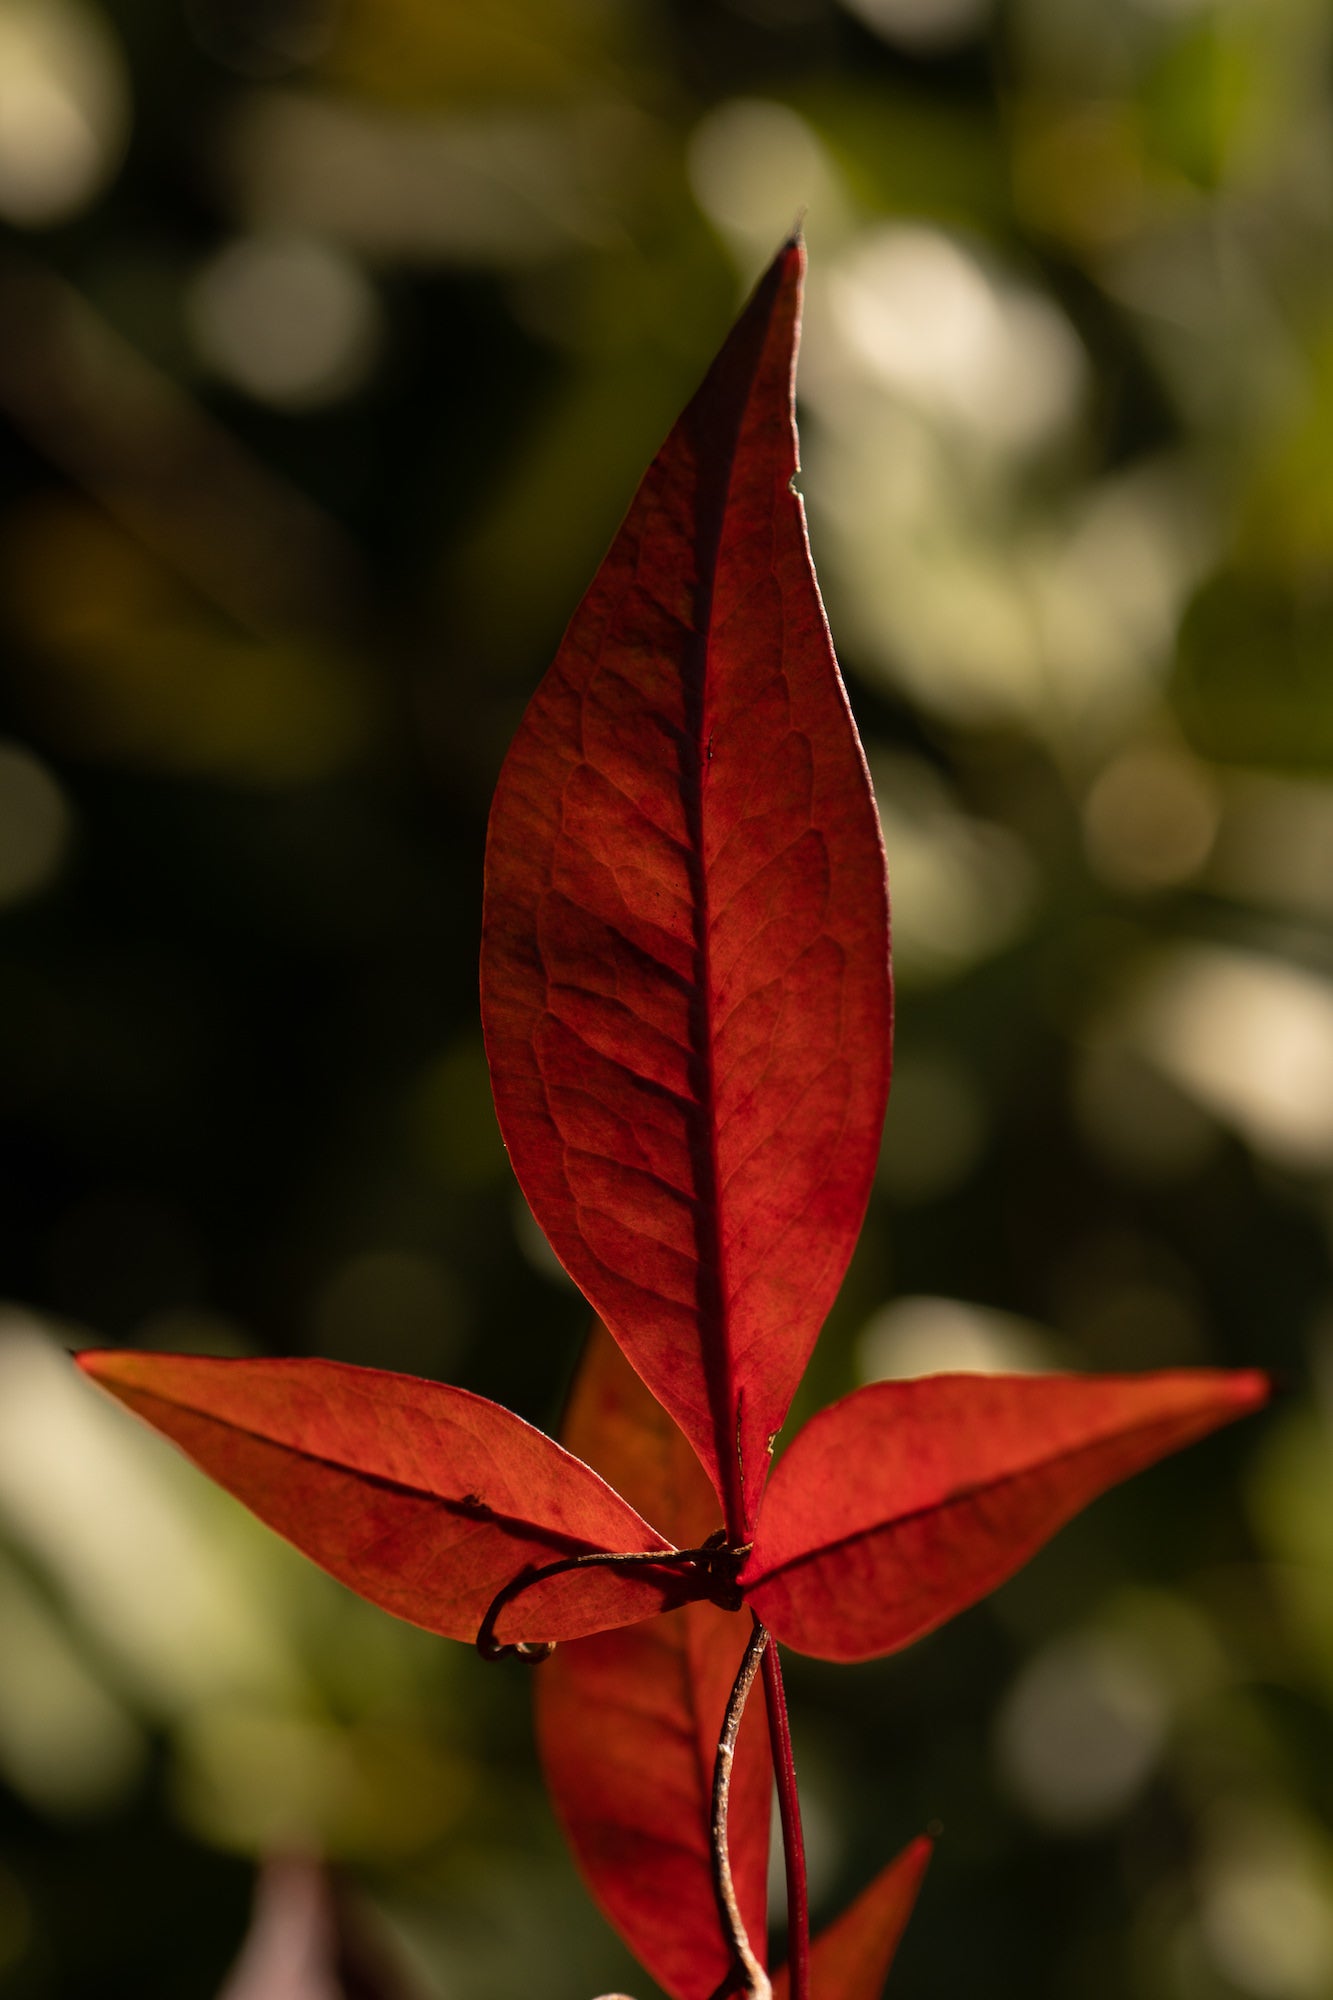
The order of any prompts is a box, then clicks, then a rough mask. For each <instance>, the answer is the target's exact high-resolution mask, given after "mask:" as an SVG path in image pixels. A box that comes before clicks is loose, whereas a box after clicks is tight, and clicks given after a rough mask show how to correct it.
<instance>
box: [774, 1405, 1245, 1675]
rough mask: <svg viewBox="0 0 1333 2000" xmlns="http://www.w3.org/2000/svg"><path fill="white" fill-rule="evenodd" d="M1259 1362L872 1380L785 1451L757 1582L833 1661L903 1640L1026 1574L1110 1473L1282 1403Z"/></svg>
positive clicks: (793, 1639)
mask: <svg viewBox="0 0 1333 2000" xmlns="http://www.w3.org/2000/svg"><path fill="white" fill-rule="evenodd" d="M1268 1395H1269V1382H1268V1377H1267V1376H1266V1375H1263V1374H1261V1373H1259V1372H1258V1371H1257V1370H1252V1369H1251V1370H1241V1371H1237V1372H1235V1373H1224V1372H1221V1371H1218V1370H1213V1369H1202V1368H1201V1369H1178V1370H1170V1371H1164V1372H1162V1373H1159V1374H1149V1375H1138V1376H1134V1375H1101V1376H1098V1375H1088V1376H1078V1375H1012V1376H1004V1375H933V1376H927V1377H924V1378H922V1379H919V1380H915V1381H906V1382H873V1383H871V1384H869V1385H868V1386H867V1387H866V1388H863V1389H858V1390H856V1391H854V1393H853V1394H852V1395H850V1396H846V1397H844V1398H843V1400H842V1401H841V1402H839V1403H834V1404H833V1405H832V1406H831V1407H830V1408H829V1409H827V1410H823V1411H821V1412H820V1414H819V1415H818V1416H816V1417H814V1418H812V1419H811V1421H810V1423H808V1424H807V1425H806V1427H805V1429H804V1430H803V1431H801V1432H800V1433H799V1434H798V1435H797V1437H796V1438H795V1439H794V1441H793V1443H792V1445H791V1446H790V1448H789V1450H788V1451H787V1452H786V1453H785V1454H784V1455H783V1457H782V1458H781V1459H780V1460H779V1462H778V1465H777V1468H776V1470H775V1472H774V1474H773V1478H772V1481H771V1482H770V1485H769V1490H768V1495H767V1498H766V1501H765V1505H764V1512H763V1516H762V1518H761V1522H760V1528H759V1534H758V1537H757V1540H756V1543H755V1548H754V1551H753V1554H752V1555H751V1557H750V1560H749V1562H748V1563H747V1565H746V1568H745V1570H744V1572H743V1573H742V1577H741V1583H742V1587H743V1588H744V1589H745V1591H746V1594H747V1597H748V1599H749V1601H750V1602H751V1604H752V1605H753V1607H754V1610H755V1612H756V1614H757V1615H758V1616H759V1617H760V1618H762V1619H763V1621H764V1623H765V1624H766V1625H768V1626H769V1627H770V1628H771V1630H772V1631H773V1632H774V1633H775V1634H776V1636H777V1637H778V1638H779V1639H782V1640H784V1641H785V1642H786V1643H787V1644H788V1645H790V1646H794V1647H795V1648H796V1650H797V1651H798V1652H805V1653H813V1654H814V1655H816V1656H817V1657H818V1658H820V1659H830V1660H863V1659H871V1658H874V1657H876V1656H877V1655H879V1654H882V1653H890V1652H894V1651H896V1650H897V1649H898V1648H899V1647H900V1646H905V1645H908V1644H909V1643H910V1642H911V1641H912V1640H913V1639H917V1638H920V1637H921V1636H922V1635H923V1634H924V1633H926V1632H929V1631H931V1630H933V1628H934V1627H935V1626H936V1625H939V1624H942V1623H943V1622H944V1620H945V1619H946V1618H951V1617H953V1616H954V1614H955V1613H956V1612H958V1611H961V1610H963V1609H964V1608H965V1607H966V1606H967V1605H969V1604H973V1603H975V1602H976V1601H977V1599H978V1598H980V1597H984V1596H985V1595H986V1593H987V1592H988V1591H990V1590H993V1589H994V1588H995V1586H996V1585H997V1584H999V1583H1002V1582H1003V1581H1004V1579H1005V1578H1006V1577H1008V1576H1010V1575H1012V1574H1013V1572H1014V1571H1015V1570H1016V1569H1018V1568H1019V1567H1020V1566H1021V1565H1022V1564H1023V1563H1025V1562H1026V1561H1027V1560H1028V1558H1029V1556H1031V1555H1033V1554H1034V1553H1035V1551H1036V1550H1037V1549H1038V1548H1040V1546H1041V1544H1042V1543H1043V1542H1044V1541H1046V1540H1048V1539H1049V1537H1050V1536H1051V1535H1052V1534H1053V1533H1054V1532H1055V1530H1056V1529H1057V1528H1059V1527H1061V1526H1062V1525H1063V1524H1064V1522H1066V1521H1067V1520H1069V1519H1070V1518H1071V1516H1072V1515H1074V1514H1076V1513H1078V1512H1079V1510H1080V1509H1081V1508H1083V1507H1085V1506H1086V1505H1087V1504H1088V1502H1089V1501H1090V1500H1092V1499H1094V1498H1095V1497H1096V1496H1097V1495H1098V1494H1099V1493H1101V1492H1104V1491H1105V1489H1106V1488H1107V1487H1108V1486H1113V1485H1114V1484H1115V1483H1116V1482H1117V1481H1118V1480H1121V1479H1125V1478H1127V1477H1128V1476H1129V1475H1130V1474H1131V1473H1133V1472H1138V1471H1140V1470H1141V1469H1142V1468H1143V1467H1145V1466H1148V1465H1151V1464H1153V1463H1154V1462H1155V1461H1156V1460H1157V1459H1159V1458H1164V1457H1166V1456H1167V1455H1168V1454H1169V1453H1170V1452H1173V1451H1178V1450H1179V1449H1180V1448H1181V1447H1182V1446H1184V1445H1187V1444H1190V1443H1192V1442H1193V1441H1194V1440H1195V1439H1196V1438H1201V1437H1203V1436H1205V1435H1206V1433H1207V1432H1209V1431H1211V1430H1215V1429H1217V1428H1218V1426H1219V1425H1221V1424H1226V1423H1231V1422H1232V1421H1233V1420H1234V1419H1235V1418H1237V1417H1240V1416H1244V1415H1246V1414H1247V1413H1248V1412H1249V1411H1251V1410H1255V1409H1258V1408H1259V1407H1260V1405H1262V1404H1263V1403H1265V1402H1266V1401H1267V1400H1268Z"/></svg>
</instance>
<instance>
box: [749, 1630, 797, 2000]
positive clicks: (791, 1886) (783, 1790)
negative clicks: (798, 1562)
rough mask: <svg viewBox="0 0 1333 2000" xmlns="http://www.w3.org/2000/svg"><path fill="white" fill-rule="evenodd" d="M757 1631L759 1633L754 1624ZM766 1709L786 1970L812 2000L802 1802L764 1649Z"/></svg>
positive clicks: (776, 1683)
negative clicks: (783, 1878)
mask: <svg viewBox="0 0 1333 2000" xmlns="http://www.w3.org/2000/svg"><path fill="white" fill-rule="evenodd" d="M755 1624H756V1629H757V1630H759V1631H763V1627H762V1626H761V1625H759V1623H758V1620H757V1619H756V1621H755ZM763 1667H764V1707H765V1709H766V1711H767V1714H768V1740H769V1743H770V1745H771V1746H772V1751H773V1772H774V1776H775V1777H776V1779H777V1784H778V1814H779V1816H780V1818H781V1821H782V1857H783V1861H784V1862H785V1864H786V1873H787V1970H788V1975H789V1977H790V1980H791V1986H790V1989H789V1991H790V2000H810V1898H809V1892H808V1889H807V1886H806V1875H805V1838H804V1835H803V1834H802V1832H801V1801H800V1797H799V1795H798V1793H797V1790H796V1764H795V1761H794V1760H793V1757H792V1754H791V1727H790V1725H789V1723H788V1721H787V1695H786V1690H785V1689H784V1688H783V1685H782V1665H781V1662H780V1661H779V1659H778V1649H777V1647H776V1646H775V1645H770V1646H768V1647H766V1648H765V1650H764V1654H763Z"/></svg>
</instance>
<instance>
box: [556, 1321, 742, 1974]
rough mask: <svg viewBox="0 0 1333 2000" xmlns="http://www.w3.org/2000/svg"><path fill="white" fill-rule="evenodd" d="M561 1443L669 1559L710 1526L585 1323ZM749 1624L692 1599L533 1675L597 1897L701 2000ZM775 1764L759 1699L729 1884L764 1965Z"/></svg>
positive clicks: (700, 1487) (714, 1936)
mask: <svg viewBox="0 0 1333 2000" xmlns="http://www.w3.org/2000/svg"><path fill="white" fill-rule="evenodd" d="M564 1437H565V1440H566V1442H567V1443H568V1444H569V1445H570V1447H571V1448H572V1449H574V1450H576V1451H577V1452H578V1453H579V1456H580V1457H581V1458H587V1459H588V1460H590V1461H591V1462H593V1463H595V1464H596V1465H597V1467H598V1469H599V1470H600V1471H602V1472H604V1473H605V1474H606V1476H607V1477H608V1478H609V1479H613V1480H614V1481H615V1482H616V1483H617V1485H619V1484H620V1483H621V1482H622V1481H623V1483H624V1486H625V1488H626V1489H627V1490H628V1492H629V1493H630V1494H631V1495H632V1497H633V1499H634V1500H635V1502H636V1504H637V1505H638V1506H639V1507H641V1508H643V1509H644V1510H645V1511H648V1512H651V1514H652V1515H653V1517H654V1519H656V1520H658V1521H660V1522H661V1523H662V1524H663V1526H664V1527H665V1528H666V1530H667V1532H668V1533H669V1534H671V1535H672V1536H673V1537H674V1538H675V1540H676V1541H677V1543H678V1545H679V1546H681V1547H689V1546H695V1547H697V1546H698V1544H699V1543H700V1542H701V1541H703V1540H704V1539H705V1537H706V1536H707V1535H709V1534H710V1533H711V1532H712V1530H713V1529H714V1528H716V1527H717V1526H718V1525H719V1521H718V1507H717V1501H716V1498H715V1497H714V1495H713V1492H712V1490H711V1488H710V1486H709V1484H708V1481H707V1479H706V1478H705V1477H704V1475H703V1472H702V1471H701V1470H700V1467H699V1461H698V1460H697V1459H696V1457H695V1456H694V1453H693V1452H692V1451H691V1449H690V1447H689V1445H688V1444H687V1443H686V1441H685V1439H684V1438H683V1437H682V1436H681V1434H680V1432H679V1431H678V1430H677V1428H676V1426H675V1424H674V1423H673V1422H672V1421H671V1419H670V1417H668V1416H667V1414H666V1412H665V1411H664V1410H663V1409H662V1408H661V1406H660V1405H659V1404H658V1403H656V1402H654V1400H653V1398H652V1397H651V1396H650V1395H649V1394H648V1391H647V1390H646V1389H645V1388H644V1386H643V1384H642V1382H641V1381H640V1380H639V1378H638V1376H637V1375H635V1373H634V1371H633V1370H632V1369H631V1368H630V1366H629V1364H628V1363H627V1362H626V1361H625V1359H624V1357H623V1355H622V1354H621V1353H620V1351H619V1349H618V1348H617V1347H616V1346H615V1344H614V1342H613V1341H612V1340H611V1339H610V1337H609V1336H608V1335H607V1333H606V1332H605V1330H604V1329H603V1328H601V1327H597V1328H595V1329H594V1331H593V1336H592V1339H591V1341H590V1343H589V1346H588V1351H587V1354H586V1356H585V1358H584V1362H583V1366H582V1368H581V1370H580V1372H579V1378H578V1382H577V1385H576V1388H575V1393H574V1396H573V1399H572V1401H571V1404H570V1408H569V1412H568V1416H567V1418H566V1422H565V1427H564ZM749 1634H750V1620H749V1617H748V1615H745V1614H741V1613H737V1612H728V1611H721V1610H719V1609H718V1607H717V1606H716V1605H715V1604H708V1603H697V1604H690V1605H687V1606H686V1607H685V1608H684V1609H682V1610H679V1611H673V1612H670V1613H668V1614H667V1616H666V1617H664V1618H657V1619H654V1620H653V1621H652V1622H651V1623H648V1624H641V1625H635V1626H633V1627H630V1628H627V1629H626V1630H624V1631H620V1632H606V1633H603V1634H600V1635H599V1636H598V1637H596V1638H593V1639H580V1640H577V1641H576V1642H575V1643H574V1644H573V1645H570V1646H561V1647H559V1648H558V1649H557V1651H556V1653H555V1655H554V1656H553V1658H551V1659H550V1660H548V1661H547V1662H546V1663H545V1665H544V1666H543V1667H542V1668H541V1669H540V1671H539V1672H538V1673H537V1675H536V1677H535V1679H536V1704H537V1742H538V1748H539V1750H540V1752H541V1758H542V1764H543V1767H544V1770H545V1774H546V1781H547V1785H548V1787H549V1789H550V1793H551V1797H552V1800H553V1801H554V1804H555V1808H556V1812H557V1813H558V1815H559V1817H560V1821H561V1824H562V1826H563V1827H564V1830H565V1833H566V1836H567V1837H568V1840H569V1843H570V1846H571V1848H572V1850H573V1852H574V1854H575V1856H576V1858H577V1860H578V1863H579V1866H580V1868H581V1869H582V1871H583V1875H584V1878H585V1880H586V1881H587V1883H588V1886H589V1888H590V1890H591V1891H592V1894H593V1896H594V1897H595V1898H596V1900H597V1902H598V1903H599V1905H600V1906H601V1908H602V1909H603V1910H604V1911H605V1913H606V1915H607V1917H608V1918H609V1920H610V1921H611V1923H613V1924H614V1925H615V1927H616V1929H617V1930H618V1931H619V1932H620V1934H621V1936H622V1937H623V1938H624V1939H625V1942H626V1943H627V1944H628V1945H629V1947H630V1949H631V1951H633V1952H634V1953H635V1954H636V1956H637V1957H638V1958H640V1959H641V1960H642V1961H643V1964H644V1965H645V1966H646V1967H647V1969H648V1971H649V1972H650V1973H651V1974H652V1976H653V1978H654V1979H656V1980H657V1981H658V1983H659V1985H661V1986H664V1987H665V1988H666V1990H667V1991H668V1992H669V1993H673V1994H676V1995H677V1996H679V2000H707V1996H708V1995H709V1994H711V1993H712V1992H714V1991H715V1989H716V1988H717V1986H718V1985H719V1984H720V1983H721V1980H722V1978H723V1976H724V1974H725V1972H726V1970H727V1965H728V1955H727V1948H726V1946H725V1944H724V1943H723V1940H722V1933H721V1928H720V1926H719V1923H718V1918H717V1910H716V1905H715V1903H714V1901H713V1885H712V1873H711V1864H710V1856H709V1842H708V1823H709V1801H710V1793H711V1788H712V1780H713V1759H714V1756H715V1753H716V1750H717V1739H718V1734H719V1731H720V1727H721V1722H722V1713H723V1710H724V1709H725V1707H726V1704H727V1697H728V1695H729V1694H730V1692H731V1688H732V1683H733V1682H734V1680H735V1678H736V1674H737V1671H738V1669H739V1667H740V1661H741V1655H742V1653H743V1652H744V1651H745V1645H746V1641H747V1639H748V1638H749ZM772 1783H773V1781H772V1767H771V1763H770V1759H769V1751H768V1735H767V1732H766V1730H765V1728H764V1724H763V1717H762V1714H761V1713H760V1712H759V1707H758V1703H757V1702H756V1704H755V1706H754V1708H753V1710H747V1713H746V1715H745V1718H744V1720H743V1722H742V1724H741V1731H740V1738H739V1741H738V1743H737V1748H736V1761H735V1765H734V1767H733V1773H732V1789H731V1811H730V1820H729V1836H730V1838H729V1846H730V1853H731V1864H732V1873H733V1876H734V1879H735V1882H736V1888H737V1894H738V1896H739V1898H740V1906H741V1911H742V1914H743V1916H744V1918H745V1924H746V1929H747V1931H748V1932H749V1935H750V1939H751V1942H752V1943H753V1944H754V1945H755V1947H756V1949H757V1950H758V1951H759V1953H760V1954H761V1955H762V1953H763V1946H764V1911H765V1902H766V1878H767V1871H768V1838H769V1813H770V1803H771V1794H772Z"/></svg>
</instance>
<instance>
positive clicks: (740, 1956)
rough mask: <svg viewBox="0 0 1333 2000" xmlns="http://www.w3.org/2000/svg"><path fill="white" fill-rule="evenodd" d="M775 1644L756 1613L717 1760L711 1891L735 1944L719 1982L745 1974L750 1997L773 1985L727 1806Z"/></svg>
mask: <svg viewBox="0 0 1333 2000" xmlns="http://www.w3.org/2000/svg"><path fill="white" fill-rule="evenodd" d="M771 1651H772V1648H771V1647H770V1646H769V1643H768V1633H767V1632H766V1631H765V1630H764V1628H763V1626H762V1625H761V1624H760V1623H759V1620H758V1619H757V1618H756V1619H755V1621H754V1630H753V1632H752V1633H751V1634H750V1643H749V1645H748V1646H747V1647H746V1648H745V1656H744V1658H743V1659H742V1661H741V1666H740V1672H739V1673H738V1674H737V1676H736V1684H735V1686H734V1687H733V1688H732V1690H731V1696H730V1699H729V1700H728V1702H727V1712H726V1714H725V1715H724V1716H723V1718H722V1733H721V1735H720V1736H719V1737H718V1743H717V1758H716V1760H715V1762H714V1764H713V1816H712V1829H711V1831H712V1850H713V1893H714V1895H715V1896H716V1898H717V1913H718V1916H719V1917H720V1918H721V1920H722V1930H723V1933H724V1935H725V1937H726V1940H727V1943H728V1944H729V1945H730V1946H731V1955H732V1958H733V1960H734V1961H735V1964H734V1972H733V1973H732V1974H729V1975H728V1977H727V1978H726V1980H724V1981H723V1984H722V1986H721V1987H720V1988H719V1992H721V1993H735V1992H736V1991H737V1990H738V1988H737V1984H736V1977H735V1975H736V1974H739V1975H740V1976H741V1978H742V1979H743V1980H744V1982H745V1983H744V1986H743V1988H741V1989H739V1990H741V1991H743V1992H744V1993H745V1994H746V1995H747V1996H748V2000H772V1996H773V1989H772V1987H771V1986H770V1984H769V1979H768V1974H767V1973H766V1972H765V1971H764V1968H763V1966H762V1965H761V1964H760V1963H759V1960H758V1959H757V1958H756V1957H755V1955H754V1951H753V1948H752V1947H751V1944H750V1939H749V1936H748V1934H747V1932H746V1929H745V1920H744V1918H743V1917H742V1915H741V1909H740V1904H739V1903H738V1902H737V1900H736V1884H735V1882H734V1880H733V1879H732V1873H731V1853H730V1850H729V1848H728V1845H727V1809H728V1806H729V1804H730V1801H731V1771H732V1766H733V1764H734V1762H735V1759H736V1737H737V1734H738V1733H739V1730H740V1726H741V1717H742V1715H743V1714H744V1713H745V1700H746V1696H747V1695H748V1694H749V1692H750V1689H751V1688H752V1687H753V1685H754V1677H755V1675H756V1673H757V1672H758V1671H759V1662H760V1660H761V1659H763V1658H764V1657H765V1654H766V1652H771Z"/></svg>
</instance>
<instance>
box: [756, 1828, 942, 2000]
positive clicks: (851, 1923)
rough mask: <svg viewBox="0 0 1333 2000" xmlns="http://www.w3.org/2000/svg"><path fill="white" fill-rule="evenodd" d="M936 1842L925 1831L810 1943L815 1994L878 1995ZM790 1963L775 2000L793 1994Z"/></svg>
mask: <svg viewBox="0 0 1333 2000" xmlns="http://www.w3.org/2000/svg"><path fill="white" fill-rule="evenodd" d="M933 1851H934V1844H933V1842H932V1841H931V1840H930V1839H929V1837H928V1836H927V1835H925V1834H921V1835H919V1836H918V1837H917V1839H915V1840H914V1841H912V1842H910V1843H909V1845H908V1846H907V1847H905V1848H904V1849H903V1851H902V1853H901V1854H899V1855H898V1856H897V1857H896V1859H894V1860H893V1861H891V1862H890V1863H889V1865H888V1867H887V1868H885V1869H883V1870H882V1871H881V1872H880V1873H879V1874H878V1875H877V1876H876V1877H875V1879H874V1881H873V1882H871V1883H869V1884H868V1885H867V1887H866V1888H864V1889H863V1890H862V1891H861V1893H860V1895H859V1896H858V1897H857V1898H856V1900H855V1901H854V1902H852V1903H849V1904H848V1906H847V1908H846V1909H845V1910H844V1911H843V1913H842V1915H841V1916H840V1917H836V1918H835V1919H834V1921H833V1922H832V1923H831V1924H830V1925H829V1926H828V1927H827V1929H826V1930H823V1931H821V1932H820V1933H819V1935H818V1937H816V1938H814V1939H813V1940H812V1942H811V1946H810V2000H879V1996H880V1994H881V1993H882V1991H883V1988H884V1981H885V1980H886V1979H887V1978H888V1975H889V1970H890V1968H891V1966H892V1964H893V1960H894V1958H895V1956H896V1955H897V1950H898V1946H899V1944H900V1942H901V1940H902V1935H903V1932H904V1931H905V1930H906V1929H907V1923H908V1919H909V1918H910V1916H911V1914H912V1911H913V1908H914V1907H915V1904H916V1899H917V1896H918V1895H919V1894H920V1891H921V1884H922V1881H923V1879H924V1877H925V1873H926V1869H927V1868H928V1867H929V1865H930V1858H931V1855H932V1853H933ZM790 1992H791V1981H790V1977H789V1975H788V1971H787V1968H786V1966H785V1965H784V1966H783V1967H782V1969H781V1971H780V1972H778V1973H776V1974H775V1975H774V1979H773V2000H789V1997H790Z"/></svg>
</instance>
